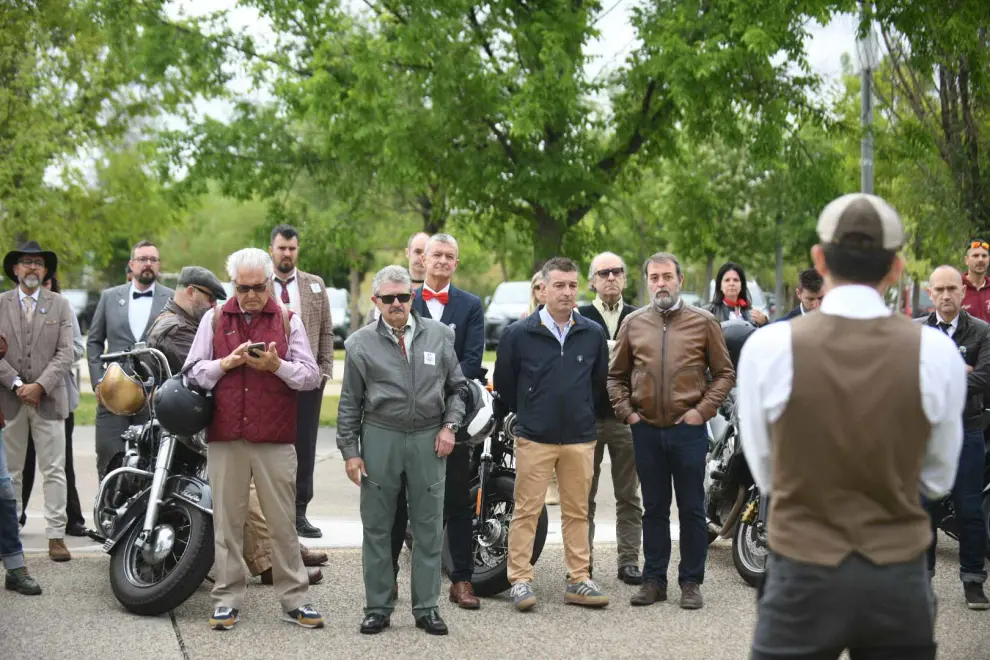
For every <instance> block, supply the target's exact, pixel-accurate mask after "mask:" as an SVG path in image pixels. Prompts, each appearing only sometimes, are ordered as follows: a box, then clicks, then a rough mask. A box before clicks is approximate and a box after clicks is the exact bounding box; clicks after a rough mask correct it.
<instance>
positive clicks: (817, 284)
mask: <svg viewBox="0 0 990 660" xmlns="http://www.w3.org/2000/svg"><path fill="white" fill-rule="evenodd" d="M798 281H799V284H798V289H797V297H798V306H797V307H795V308H794V309H792V310H791V311H789V312H788V313H787V314H785V315H784V316H781V317H780V318H779V319H777V322H778V323H779V322H780V321H790V320H791V319H794V318H797V317H799V316H804V315H805V314H807V313H809V312H813V311H815V310H816V309H818V306H819V305H821V304H822V298H823V297H824V296H825V292H824V291H822V287H823V286H824V285H825V280H824V279H823V278H822V275H821V273H819V272H818V271H817V270H815V269H814V268H809V269H808V270H805V271H801V274H800V275H799V276H798Z"/></svg>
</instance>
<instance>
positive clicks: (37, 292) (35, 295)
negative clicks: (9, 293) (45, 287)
mask: <svg viewBox="0 0 990 660" xmlns="http://www.w3.org/2000/svg"><path fill="white" fill-rule="evenodd" d="M40 295H41V287H40V286H39V287H38V288H37V289H35V290H34V293H32V294H31V295H28V294H26V293H24V289H22V288H21V287H17V299H18V300H19V301H20V302H21V309H22V310H23V311H24V313H25V314H27V311H28V309H27V305H25V304H24V299H25V298H34V312H35V313H37V312H38V296H40Z"/></svg>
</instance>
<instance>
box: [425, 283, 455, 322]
mask: <svg viewBox="0 0 990 660" xmlns="http://www.w3.org/2000/svg"><path fill="white" fill-rule="evenodd" d="M423 291H433V289H431V288H430V286H429V285H428V284H426V283H425V282H424V283H423ZM433 293H446V294H447V295H450V283H449V282H448V283H447V286H445V287H444V288H442V289H440V290H439V291H433ZM445 307H446V305H444V304H443V303H441V302H440V301H439V300H437V299H436V298H433V299H432V300H427V301H426V309H428V310H430V316H431V317H432V318H433V320H434V321H439V320H440V317H441V316H443V310H444V308H445Z"/></svg>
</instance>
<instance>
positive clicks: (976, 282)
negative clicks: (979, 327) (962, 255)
mask: <svg viewBox="0 0 990 660" xmlns="http://www.w3.org/2000/svg"><path fill="white" fill-rule="evenodd" d="M988 264H990V243H987V242H986V241H984V240H982V239H973V240H972V241H970V242H969V243H967V244H966V268H967V272H966V276H965V277H964V278H963V285H964V288H965V291H966V295H965V296H964V297H963V304H962V308H963V309H964V310H966V311H967V312H969V313H970V314H972V315H973V316H975V317H976V318H978V319H980V320H983V321H987V322H990V286H987V265H988Z"/></svg>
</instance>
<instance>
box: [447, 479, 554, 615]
mask: <svg viewBox="0 0 990 660" xmlns="http://www.w3.org/2000/svg"><path fill="white" fill-rule="evenodd" d="M515 485H516V480H515V478H513V477H512V476H509V475H504V474H503V475H499V476H497V477H495V478H493V479H492V480H491V481H489V482H488V493H487V495H486V497H485V510H484V511H482V515H481V519H482V521H483V522H482V525H481V528H480V530H476V531H475V532H474V537H473V538H472V540H471V549H472V551H473V552H474V575H473V576H472V577H471V587H472V588H473V589H474V593H475V594H477V595H478V596H495V595H497V594H500V593H502V592H503V591H508V590H509V587H510V586H512V585H510V584H509V577H508V569H509V523H510V522H511V521H512V513H513V511H514V510H515V495H514V491H515ZM477 499H478V485H477V484H475V485H474V486H472V488H471V501H473V502H476V501H477ZM549 525H550V522H549V518H548V517H547V507H546V505H544V506H543V509H542V510H541V511H540V517H539V520H538V521H537V523H536V539H535V540H534V543H533V555H532V556H531V557H530V563H532V564H534V565H535V564H536V562H537V560H539V558H540V555H541V554H542V553H543V546H544V544H546V541H547V529H548V527H549ZM453 568H454V562H453V559H452V558H451V556H450V544H449V542H448V538H447V534H446V532H445V533H444V538H443V569H444V572H445V573H447V575H450V572H451V571H452V570H453Z"/></svg>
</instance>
